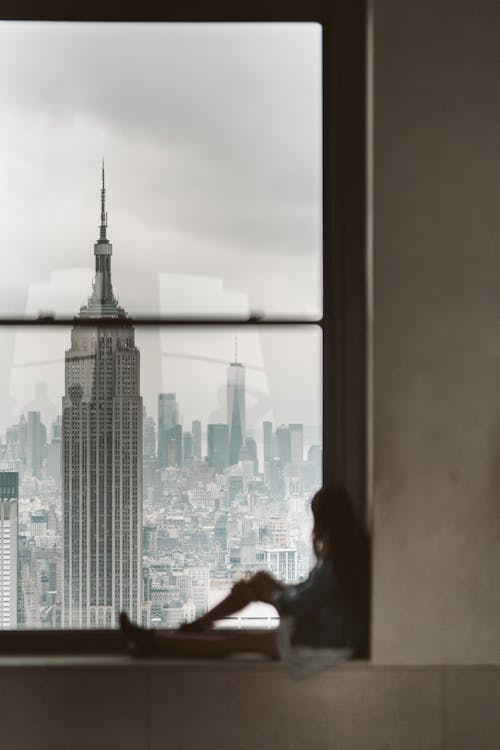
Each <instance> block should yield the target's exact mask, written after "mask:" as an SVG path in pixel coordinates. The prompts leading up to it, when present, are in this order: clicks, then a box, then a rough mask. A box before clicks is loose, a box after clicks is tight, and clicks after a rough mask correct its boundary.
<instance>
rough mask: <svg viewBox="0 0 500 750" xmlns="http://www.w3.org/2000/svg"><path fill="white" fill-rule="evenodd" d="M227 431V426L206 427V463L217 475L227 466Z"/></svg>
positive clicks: (214, 425)
mask: <svg viewBox="0 0 500 750" xmlns="http://www.w3.org/2000/svg"><path fill="white" fill-rule="evenodd" d="M228 446H229V431H228V426H227V424H209V425H207V463H208V465H209V466H212V467H213V468H214V469H215V471H216V472H217V473H218V474H222V472H223V471H224V469H225V468H226V466H227V465H228Z"/></svg>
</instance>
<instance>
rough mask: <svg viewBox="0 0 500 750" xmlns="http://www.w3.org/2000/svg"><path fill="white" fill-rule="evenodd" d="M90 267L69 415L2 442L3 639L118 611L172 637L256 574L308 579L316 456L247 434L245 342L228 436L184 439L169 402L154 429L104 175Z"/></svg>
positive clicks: (66, 403) (77, 328)
mask: <svg viewBox="0 0 500 750" xmlns="http://www.w3.org/2000/svg"><path fill="white" fill-rule="evenodd" d="M94 255H95V269H96V270H95V279H94V283H93V290H92V294H91V296H90V297H89V299H88V302H87V303H86V304H85V305H83V306H82V307H81V308H80V312H79V314H78V316H77V318H75V325H74V326H73V329H72V331H71V344H70V347H69V348H68V350H67V351H66V355H65V393H64V395H62V409H61V414H60V415H58V416H57V417H56V418H55V419H54V421H53V422H52V423H51V424H44V423H43V422H42V416H41V413H40V411H37V410H35V409H34V410H28V411H27V412H26V413H23V414H21V415H20V416H19V420H18V422H17V423H16V424H13V425H11V426H10V427H8V428H7V430H6V433H5V435H2V437H1V444H0V628H44V627H45V628H57V627H114V626H116V624H117V617H118V614H119V612H120V611H121V610H122V609H123V610H126V611H127V612H128V613H129V614H130V616H131V617H132V618H133V619H134V620H136V621H138V622H141V623H142V624H144V625H148V626H152V627H165V628H172V627H177V626H179V625H180V624H182V623H183V622H185V621H188V620H190V619H192V618H193V617H194V616H196V615H198V614H200V613H202V612H203V611H205V610H206V609H207V607H208V606H210V605H211V604H213V603H214V602H215V601H217V600H219V599H220V598H222V596H223V595H224V594H225V593H226V592H227V591H228V590H229V588H230V587H231V585H232V583H233V582H234V581H235V580H238V579H239V578H241V577H244V576H246V575H248V574H249V573H251V572H254V571H255V570H257V569H266V570H269V571H270V572H271V573H272V574H273V575H275V576H276V577H278V578H280V579H281V580H284V581H287V582H295V581H298V580H301V579H303V578H304V577H306V575H307V573H308V571H309V569H310V567H311V563H312V558H311V544H310V529H311V519H310V511H309V504H310V498H311V495H312V494H313V493H314V491H315V490H316V489H317V488H318V487H319V486H320V483H321V463H322V455H321V447H320V445H319V444H318V443H317V442H311V441H308V442H306V440H305V431H304V426H303V425H302V424H299V423H293V422H291V423H289V424H282V425H273V423H272V422H270V421H264V422H261V423H260V424H252V425H248V424H247V423H246V386H245V380H246V379H245V365H244V362H242V361H240V358H239V356H238V342H237V340H235V346H234V355H233V356H232V358H231V361H228V365H227V380H226V384H225V386H226V415H227V416H226V421H225V422H221V423H216V424H203V423H202V421H201V420H200V419H198V420H193V421H192V422H191V424H182V423H181V418H180V411H181V408H180V407H181V405H180V404H179V403H178V400H177V398H176V394H175V392H168V393H159V394H158V395H157V413H156V414H155V415H154V416H153V415H151V414H147V413H146V408H145V407H144V405H143V400H142V397H141V392H140V352H139V350H138V348H137V347H136V345H135V331H134V327H133V325H132V323H131V321H130V319H129V318H128V316H127V314H126V312H125V310H124V309H123V308H122V307H120V306H119V304H118V302H117V299H116V297H115V295H114V293H113V288H112V283H111V256H112V246H111V243H110V242H109V241H108V238H107V214H106V211H105V186H104V169H103V173H102V189H101V224H100V236H99V239H98V241H97V242H96V244H95V245H94ZM96 319H99V321H102V322H99V325H96V323H95V320H96ZM258 446H259V447H258ZM260 446H262V450H260ZM257 617H260V619H262V617H263V615H262V614H260V615H259V614H258V615H257ZM249 619H250V618H247V620H249ZM238 624H239V625H240V626H243V627H245V626H247V625H248V624H252V623H250V622H248V621H247V622H245V621H243V620H240V621H239V623H238ZM259 624H260V625H262V622H259Z"/></svg>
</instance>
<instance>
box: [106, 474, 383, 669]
mask: <svg viewBox="0 0 500 750" xmlns="http://www.w3.org/2000/svg"><path fill="white" fill-rule="evenodd" d="M311 510H312V513H313V518H314V526H313V532H312V541H313V548H314V553H315V556H316V565H315V567H314V568H313V570H312V571H311V573H310V575H309V577H308V578H307V580H305V581H303V582H302V583H299V584H296V585H285V584H283V583H281V582H280V581H278V580H276V579H275V578H273V576H271V575H270V574H269V573H267V572H265V571H261V572H259V573H256V574H255V575H254V576H252V577H251V578H249V579H248V580H241V581H238V583H236V584H235V585H234V586H233V587H232V589H231V591H230V593H229V594H228V596H227V597H226V598H225V599H223V600H222V601H221V602H220V603H219V604H217V605H216V606H215V607H213V608H212V609H211V610H209V611H208V612H206V613H205V614H203V615H202V616H201V617H199V618H197V619H196V620H194V621H193V622H191V623H187V624H185V625H182V626H181V628H179V630H175V631H171V630H156V629H152V630H150V629H146V628H142V627H139V626H137V625H134V624H133V623H132V622H131V621H130V620H129V619H128V617H127V615H126V614H125V613H124V612H122V613H121V615H120V626H121V630H122V633H123V634H124V636H125V638H126V639H127V642H128V644H129V649H130V651H131V653H132V654H133V655H135V656H151V655H158V656H170V657H194V658H207V657H208V658H217V657H225V656H228V655H230V654H236V653H244V652H245V653H248V652H252V653H258V654H264V655H266V656H268V657H270V658H273V659H283V661H285V663H287V664H288V666H289V667H291V669H292V671H296V672H301V671H308V667H307V665H308V664H309V665H311V664H312V663H313V662H315V663H317V664H318V666H326V665H327V664H329V663H334V662H335V661H338V660H340V659H347V658H351V657H365V656H367V652H368V623H369V544H368V537H367V534H366V532H365V530H364V528H363V527H362V525H361V524H360V522H359V521H358V519H357V517H356V514H355V512H354V508H353V504H352V501H351V499H350V497H349V495H348V493H347V492H346V491H345V490H343V489H341V488H332V489H329V488H323V489H321V490H319V492H317V493H316V495H315V496H314V498H313V500H312V503H311ZM256 601H260V602H266V603H268V604H273V605H274V606H275V607H276V609H277V610H278V612H279V614H280V619H281V621H280V626H279V628H278V629H277V630H267V631H253V632H252V631H243V632H242V631H236V632H235V631H232V632H231V631H229V632H228V631H217V632H213V631H212V630H211V628H212V626H213V623H214V622H215V621H217V620H221V619H224V618H225V617H228V616H230V615H232V614H234V613H235V612H238V611H239V610H241V609H243V607H245V606H246V605H247V604H250V602H256ZM318 659H319V661H318ZM313 669H314V668H313ZM309 671H310V670H309Z"/></svg>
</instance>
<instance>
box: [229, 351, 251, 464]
mask: <svg viewBox="0 0 500 750" xmlns="http://www.w3.org/2000/svg"><path fill="white" fill-rule="evenodd" d="M226 393H227V399H226V403H227V425H228V428H229V466H233V465H234V464H237V463H238V461H239V457H240V449H241V447H242V446H243V445H244V443H245V437H246V434H245V368H244V366H243V365H242V363H241V362H238V355H237V352H235V357H234V362H231V363H230V364H229V367H228V368H227V392H226Z"/></svg>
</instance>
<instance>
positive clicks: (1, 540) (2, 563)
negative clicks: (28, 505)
mask: <svg viewBox="0 0 500 750" xmlns="http://www.w3.org/2000/svg"><path fill="white" fill-rule="evenodd" d="M18 498H19V477H18V474H17V471H0V630H8V629H11V628H16V627H17V518H18V507H17V504H18Z"/></svg>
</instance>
